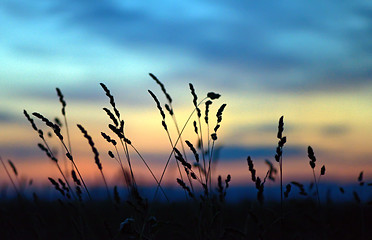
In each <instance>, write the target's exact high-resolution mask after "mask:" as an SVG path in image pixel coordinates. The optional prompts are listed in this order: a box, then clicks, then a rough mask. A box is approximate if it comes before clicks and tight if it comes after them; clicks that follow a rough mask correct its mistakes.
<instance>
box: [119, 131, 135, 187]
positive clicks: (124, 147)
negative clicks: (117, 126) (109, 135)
mask: <svg viewBox="0 0 372 240" xmlns="http://www.w3.org/2000/svg"><path fill="white" fill-rule="evenodd" d="M123 134H124V133H123ZM120 142H121V146H122V147H123V150H124V152H125V157H126V158H127V162H128V166H129V171H130V175H131V177H132V181H133V185H134V186H137V184H136V180H135V178H134V174H133V170H132V164H131V162H130V156H129V151H128V145H127V143H126V142H125V141H124V142H123V139H120Z"/></svg>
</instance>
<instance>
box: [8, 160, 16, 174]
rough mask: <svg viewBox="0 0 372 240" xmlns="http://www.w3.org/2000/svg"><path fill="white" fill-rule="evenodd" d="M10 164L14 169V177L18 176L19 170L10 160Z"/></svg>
mask: <svg viewBox="0 0 372 240" xmlns="http://www.w3.org/2000/svg"><path fill="white" fill-rule="evenodd" d="M8 163H9V165H10V167H11V168H12V170H13V172H14V175H16V176H18V172H17V168H16V167H15V165H14V163H13V162H12V161H11V160H10V159H8Z"/></svg>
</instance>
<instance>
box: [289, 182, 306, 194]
mask: <svg viewBox="0 0 372 240" xmlns="http://www.w3.org/2000/svg"><path fill="white" fill-rule="evenodd" d="M291 184H293V185H295V186H296V187H297V188H298V189H300V194H301V195H303V196H307V193H306V191H305V188H304V185H303V184H301V183H299V182H291Z"/></svg>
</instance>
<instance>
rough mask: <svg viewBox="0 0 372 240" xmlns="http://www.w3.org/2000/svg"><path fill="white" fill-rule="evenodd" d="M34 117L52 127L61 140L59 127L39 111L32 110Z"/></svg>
mask: <svg viewBox="0 0 372 240" xmlns="http://www.w3.org/2000/svg"><path fill="white" fill-rule="evenodd" d="M32 115H34V116H35V117H37V118H39V119H40V120H41V121H43V122H44V123H45V124H46V125H47V126H48V127H50V128H52V129H53V131H54V133H55V134H56V136H57V137H58V138H59V139H60V140H61V141H63V136H62V134H61V128H60V127H59V126H58V125H57V124H54V123H52V122H51V121H50V120H49V119H47V118H46V117H44V116H43V115H41V114H40V113H37V112H34V113H32Z"/></svg>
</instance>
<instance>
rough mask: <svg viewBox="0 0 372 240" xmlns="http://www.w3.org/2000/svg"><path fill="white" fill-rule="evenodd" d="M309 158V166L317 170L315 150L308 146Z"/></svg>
mask: <svg viewBox="0 0 372 240" xmlns="http://www.w3.org/2000/svg"><path fill="white" fill-rule="evenodd" d="M307 156H308V157H309V158H310V162H309V164H310V166H311V168H312V169H314V168H315V162H316V157H315V155H314V151H313V148H312V147H310V146H308V148H307Z"/></svg>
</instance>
